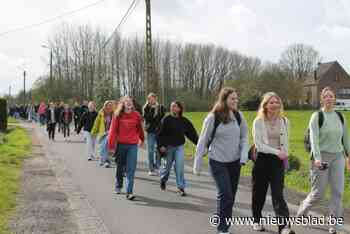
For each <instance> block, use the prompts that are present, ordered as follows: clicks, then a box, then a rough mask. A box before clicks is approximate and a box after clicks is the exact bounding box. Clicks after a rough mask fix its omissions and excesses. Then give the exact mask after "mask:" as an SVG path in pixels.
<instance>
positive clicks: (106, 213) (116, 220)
mask: <svg viewBox="0 0 350 234" xmlns="http://www.w3.org/2000/svg"><path fill="white" fill-rule="evenodd" d="M33 126H34V128H35V130H36V133H37V134H38V136H39V139H40V141H41V144H44V145H46V147H45V148H46V150H47V153H48V154H50V156H53V155H55V156H56V157H59V158H61V159H62V161H63V163H64V165H65V167H67V170H68V171H69V172H70V175H71V179H72V181H73V182H74V183H75V184H76V185H78V187H79V189H80V190H81V192H82V194H84V195H85V196H86V198H87V199H88V201H89V204H91V206H92V207H93V208H94V209H95V210H96V211H97V213H98V215H99V216H100V218H101V219H102V220H103V222H104V224H105V226H106V227H107V229H108V230H109V232H110V233H113V234H158V233H159V234H206V233H208V234H209V233H216V229H215V228H213V227H211V226H210V224H209V221H208V220H209V216H210V215H211V214H212V213H213V212H214V211H215V205H216V200H215V193H216V190H215V186H214V184H213V182H212V180H211V178H210V177H208V176H200V177H198V176H194V175H192V174H191V173H190V170H189V168H187V171H186V179H187V185H188V189H187V193H188V196H187V197H180V196H179V195H178V194H176V192H175V191H176V187H175V183H174V182H175V181H174V173H173V172H172V176H171V178H170V181H169V183H168V187H167V191H166V192H162V191H161V190H160V188H159V178H158V177H150V176H148V175H147V167H146V162H145V160H146V154H145V152H144V151H143V150H140V151H139V157H138V158H139V160H138V170H137V172H136V179H135V194H136V195H137V199H136V200H135V201H128V200H126V199H125V195H116V194H113V188H114V170H115V169H114V168H109V169H105V168H101V167H99V166H98V164H97V162H96V161H92V162H88V161H87V159H86V157H85V148H84V143H83V139H82V136H76V135H74V136H72V137H71V141H70V142H66V141H64V140H63V137H62V136H61V135H60V134H57V137H56V141H55V142H49V141H48V140H47V137H46V132H45V130H44V128H42V127H37V126H36V125H33ZM250 200H251V193H250V188H248V187H245V186H240V187H239V191H238V194H237V198H236V204H235V207H234V215H235V216H250V215H251V212H250ZM291 207H292V209H291V213H292V214H295V212H296V211H295V207H293V206H291ZM293 208H294V209H293ZM269 214H270V215H272V214H273V213H272V206H271V199H270V198H268V199H267V204H266V205H265V215H269ZM267 229H268V230H267V233H277V231H276V230H277V228H276V227H272V226H269V227H267ZM294 229H295V230H296V231H297V233H308V234H322V233H328V230H327V229H326V228H324V227H304V228H301V227H295V228H294ZM231 232H232V233H242V234H250V233H256V232H254V231H253V230H252V229H251V227H249V226H234V227H232V228H231Z"/></svg>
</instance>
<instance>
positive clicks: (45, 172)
mask: <svg viewBox="0 0 350 234" xmlns="http://www.w3.org/2000/svg"><path fill="white" fill-rule="evenodd" d="M31 136H32V143H33V153H32V156H31V157H30V158H28V159H26V160H25V162H24V169H23V176H22V188H21V191H20V194H19V196H18V204H19V205H18V208H17V214H16V216H15V218H14V219H13V221H12V224H11V229H12V231H13V232H14V233H35V234H39V233H79V229H78V226H77V225H76V224H75V222H74V217H73V216H72V211H71V209H70V206H69V203H68V200H67V196H66V195H65V194H64V193H63V192H62V191H61V190H60V187H59V185H58V182H57V179H56V176H55V174H54V172H53V171H52V169H51V168H50V166H49V163H48V160H47V158H46V157H45V155H44V153H43V152H42V149H41V148H42V146H41V144H40V142H39V140H38V139H37V137H36V136H35V135H33V134H31Z"/></svg>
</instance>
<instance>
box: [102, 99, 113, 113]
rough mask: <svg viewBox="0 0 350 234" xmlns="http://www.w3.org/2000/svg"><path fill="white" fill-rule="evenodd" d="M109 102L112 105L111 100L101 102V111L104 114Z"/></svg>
mask: <svg viewBox="0 0 350 234" xmlns="http://www.w3.org/2000/svg"><path fill="white" fill-rule="evenodd" d="M109 104H111V105H113V101H111V100H108V101H105V103H103V107H102V110H101V111H103V113H104V114H106V108H107V106H108V105H109Z"/></svg>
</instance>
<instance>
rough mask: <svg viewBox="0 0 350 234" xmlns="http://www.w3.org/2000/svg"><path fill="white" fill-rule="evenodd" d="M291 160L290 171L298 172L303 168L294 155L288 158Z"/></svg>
mask: <svg viewBox="0 0 350 234" xmlns="http://www.w3.org/2000/svg"><path fill="white" fill-rule="evenodd" d="M288 158H289V171H292V170H295V171H298V170H299V169H300V166H301V162H300V160H299V159H298V158H297V157H296V156H295V155H293V154H291V155H289V156H288Z"/></svg>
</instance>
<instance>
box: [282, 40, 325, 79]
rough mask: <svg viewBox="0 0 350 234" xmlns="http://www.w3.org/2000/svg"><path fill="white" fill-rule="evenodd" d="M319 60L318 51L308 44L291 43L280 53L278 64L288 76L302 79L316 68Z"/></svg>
mask: <svg viewBox="0 0 350 234" xmlns="http://www.w3.org/2000/svg"><path fill="white" fill-rule="evenodd" d="M320 61H321V57H320V55H319V53H318V52H317V51H316V50H315V49H314V48H313V47H312V46H309V45H304V44H292V45H290V46H289V47H288V48H287V49H286V50H285V51H284V52H283V53H282V54H281V58H280V64H281V66H282V69H283V70H284V71H285V72H287V74H288V76H289V77H290V78H292V79H294V80H299V81H303V80H305V79H306V78H307V77H308V76H310V75H311V74H312V72H313V71H314V70H315V69H316V67H317V64H318V63H319V62H320Z"/></svg>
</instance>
